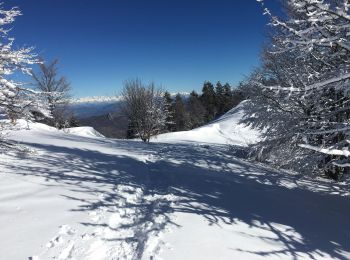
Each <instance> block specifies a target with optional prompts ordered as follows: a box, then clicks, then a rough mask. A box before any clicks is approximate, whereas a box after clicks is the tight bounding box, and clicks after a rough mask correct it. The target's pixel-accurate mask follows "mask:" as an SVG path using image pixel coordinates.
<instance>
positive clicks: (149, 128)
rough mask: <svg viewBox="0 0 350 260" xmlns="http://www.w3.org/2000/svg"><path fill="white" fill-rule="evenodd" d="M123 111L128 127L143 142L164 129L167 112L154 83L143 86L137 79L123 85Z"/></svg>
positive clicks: (161, 93)
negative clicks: (128, 122) (126, 117)
mask: <svg viewBox="0 0 350 260" xmlns="http://www.w3.org/2000/svg"><path fill="white" fill-rule="evenodd" d="M122 96H123V98H124V106H123V110H124V112H125V113H126V115H127V116H128V118H129V121H130V126H132V128H133V130H134V132H135V133H136V135H137V136H138V137H140V138H141V140H142V141H144V142H149V140H150V138H151V136H154V135H157V134H159V133H161V131H163V130H164V129H165V126H166V119H167V115H168V111H167V109H166V106H165V104H164V98H163V92H162V90H161V88H157V87H155V84H154V83H150V84H149V85H144V84H143V83H142V82H141V80H139V79H131V80H128V81H126V82H125V83H124V88H123V91H122Z"/></svg>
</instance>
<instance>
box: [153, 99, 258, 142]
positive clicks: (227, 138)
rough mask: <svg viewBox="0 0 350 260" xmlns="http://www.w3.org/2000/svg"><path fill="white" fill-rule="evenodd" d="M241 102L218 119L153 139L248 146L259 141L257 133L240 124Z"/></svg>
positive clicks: (158, 140)
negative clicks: (189, 129) (188, 129)
mask: <svg viewBox="0 0 350 260" xmlns="http://www.w3.org/2000/svg"><path fill="white" fill-rule="evenodd" d="M244 104H245V102H242V103H241V104H240V105H238V106H237V107H235V108H233V109H231V110H230V111H228V112H227V113H226V114H224V115H223V116H221V117H220V118H219V119H217V120H215V121H213V122H211V123H209V124H207V125H205V126H202V127H199V128H196V129H193V130H191V131H181V132H176V133H167V134H161V135H158V136H157V137H155V138H154V141H156V142H171V143H178V142H200V143H208V144H231V145H236V146H248V145H249V144H252V143H256V142H257V141H258V140H259V136H260V135H259V132H258V131H256V130H255V129H252V128H250V127H249V126H245V125H243V124H240V120H241V119H242V117H243V114H244V109H243V107H244Z"/></svg>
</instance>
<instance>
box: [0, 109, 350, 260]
mask: <svg viewBox="0 0 350 260" xmlns="http://www.w3.org/2000/svg"><path fill="white" fill-rule="evenodd" d="M240 113H242V110H241V109H240V108H238V109H236V110H232V111H231V112H230V113H228V114H227V115H225V116H224V117H222V118H220V119H218V120H217V121H216V122H214V123H213V124H210V125H208V126H204V127H202V128H200V129H197V130H193V131H188V133H187V134H186V133H184V136H185V137H186V138H189V137H190V135H192V136H195V134H194V133H198V134H199V133H202V136H200V138H198V140H199V141H198V142H196V141H193V140H188V139H187V140H186V139H185V138H180V137H181V136H180V135H179V134H177V133H174V134H167V135H164V136H160V137H158V140H157V141H158V142H156V143H150V144H144V143H142V142H139V141H135V140H131V141H126V140H116V139H107V138H104V137H102V136H100V135H99V134H97V133H96V132H95V131H93V129H91V128H86V127H83V128H74V129H70V130H69V131H59V130H56V129H54V128H51V127H48V126H45V125H42V124H32V123H31V124H29V126H30V130H28V129H22V130H19V131H12V132H10V133H9V135H8V138H10V139H12V140H14V141H17V142H19V143H21V144H22V145H26V146H27V147H29V148H31V151H32V152H31V153H29V154H28V153H22V152H20V151H18V152H15V151H13V152H11V153H7V154H5V153H4V154H0V169H1V171H0V211H1V214H0V229H1V232H0V241H1V247H0V259H11V260H17V259H18V260H23V259H30V257H31V259H36V260H43V259H93V260H99V259H154V260H155V259H167V260H168V259H169V260H172V259H203V260H205V259H349V258H350V243H349V239H350V236H349V234H350V224H349V221H348V217H349V215H350V197H349V196H350V193H349V185H348V184H347V183H345V182H343V183H333V182H329V181H326V180H314V179H310V178H309V177H303V176H300V175H297V174H287V173H281V172H278V171H276V170H273V169H270V168H267V167H264V166H261V165H259V164H253V163H250V162H246V161H244V160H242V159H239V158H236V157H234V156H233V155H232V149H230V148H229V147H228V146H227V144H233V143H234V142H235V140H237V145H246V144H247V143H249V142H252V141H254V140H256V138H258V137H257V135H256V133H255V132H251V131H252V130H251V129H249V128H244V127H243V126H241V125H240V126H238V125H235V122H237V121H235V120H238V119H239V118H240V117H241V114H240ZM229 118H231V124H230V120H229ZM232 123H233V125H232ZM19 124H23V126H26V125H25V122H23V121H20V122H19ZM215 124H216V125H218V126H219V127H217V128H214V127H213V125H215ZM211 128H214V129H216V130H215V131H213V132H212V133H211V132H210V131H209V130H205V129H211ZM203 129H204V130H203ZM218 129H219V130H220V131H221V132H222V133H223V134H222V136H223V137H222V139H221V137H220V138H218V139H217V141H218V143H214V141H213V139H214V136H212V135H209V134H208V135H207V136H205V133H210V134H217V133H218V131H219V130H218ZM205 131H207V132H205ZM232 131H236V132H237V133H239V135H238V134H237V137H231V136H226V139H224V135H225V133H226V134H231V133H232ZM203 132H205V133H203ZM186 135H187V136H186ZM239 136H241V137H242V140H240V137H239ZM165 137H166V138H167V139H164V138H165ZM205 137H206V138H205ZM162 138H163V139H162ZM234 138H235V139H234ZM208 143H210V145H207V144H208Z"/></svg>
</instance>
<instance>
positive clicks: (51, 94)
mask: <svg viewBox="0 0 350 260" xmlns="http://www.w3.org/2000/svg"><path fill="white" fill-rule="evenodd" d="M57 64H58V60H57V59H55V60H53V61H52V62H50V63H48V64H45V63H44V62H41V63H40V64H39V68H40V70H39V71H38V72H32V77H33V79H34V86H35V87H36V89H37V90H39V91H41V92H42V93H45V96H46V101H47V103H48V105H49V112H50V115H51V117H50V120H48V122H47V123H48V124H50V125H52V126H55V127H57V128H63V127H65V126H66V125H69V121H70V120H72V119H73V118H74V116H73V113H72V111H70V109H69V107H68V103H69V102H68V100H69V97H70V91H71V87H70V83H69V82H68V81H67V79H66V78H65V77H64V76H58V67H57Z"/></svg>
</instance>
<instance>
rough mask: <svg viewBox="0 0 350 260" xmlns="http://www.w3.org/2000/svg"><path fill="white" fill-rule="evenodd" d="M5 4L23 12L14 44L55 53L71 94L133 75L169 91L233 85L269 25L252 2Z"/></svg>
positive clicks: (107, 91) (56, 0)
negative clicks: (207, 82)
mask: <svg viewBox="0 0 350 260" xmlns="http://www.w3.org/2000/svg"><path fill="white" fill-rule="evenodd" d="M268 1H269V0H268ZM271 1H272V0H270V2H271ZM5 6H6V7H9V6H18V7H19V8H20V9H21V10H22V12H23V16H21V17H19V18H18V19H17V21H16V23H15V24H14V28H13V31H12V32H11V35H13V36H14V37H15V38H16V45H17V46H22V45H24V44H26V45H30V46H35V47H36V52H37V53H38V54H40V55H41V56H43V57H44V58H45V59H47V60H50V59H53V58H58V59H59V60H60V71H61V73H62V74H64V75H65V76H66V77H67V78H68V79H69V81H70V82H71V84H72V87H73V94H74V95H75V96H77V97H83V96H92V95H113V94H118V93H119V92H120V89H121V87H122V82H123V81H124V80H126V79H129V78H132V77H139V78H141V79H143V80H144V81H146V82H147V81H151V80H153V81H155V82H156V83H157V84H161V85H162V86H163V87H164V88H165V89H168V90H169V91H172V92H175V91H190V90H192V89H195V90H198V91H199V90H200V89H201V87H202V84H203V82H204V81H205V80H210V81H212V82H216V81H218V80H220V81H221V82H230V83H232V84H237V82H239V81H240V80H241V79H243V77H244V75H247V74H248V73H249V71H250V70H251V69H252V68H254V66H257V65H258V60H259V51H260V48H261V44H262V43H263V41H264V36H265V33H266V30H267V26H266V23H267V18H266V17H264V16H263V15H262V10H261V7H260V5H259V4H258V3H257V2H256V1H255V0H201V1H198V0H197V1H194V0H192V1H191V0H187V1H185V0H168V1H166V0H148V1H147V0H115V1H112V0H49V1H48V0H12V1H7V2H6V4H5Z"/></svg>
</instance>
